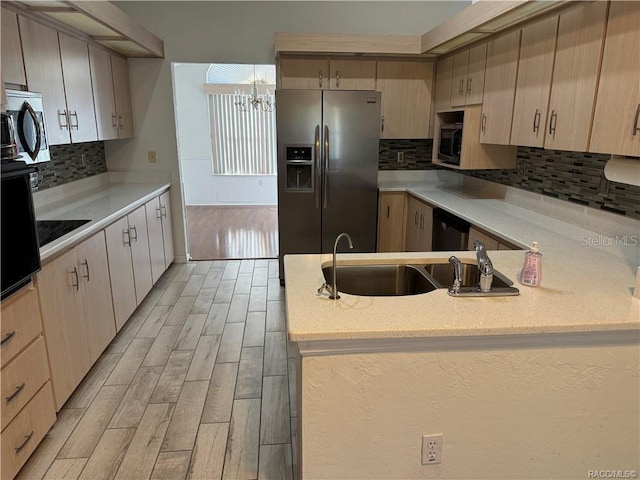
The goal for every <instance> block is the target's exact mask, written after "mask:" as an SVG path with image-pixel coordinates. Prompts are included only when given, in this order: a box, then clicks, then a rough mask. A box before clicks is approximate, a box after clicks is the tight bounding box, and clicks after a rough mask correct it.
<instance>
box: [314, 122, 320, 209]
mask: <svg viewBox="0 0 640 480" xmlns="http://www.w3.org/2000/svg"><path fill="white" fill-rule="evenodd" d="M314 148H315V153H314V155H315V156H314V160H315V169H316V175H315V177H316V179H315V183H316V184H315V192H316V208H320V125H316V136H315V143H314Z"/></svg>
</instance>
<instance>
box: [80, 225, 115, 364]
mask: <svg viewBox="0 0 640 480" xmlns="http://www.w3.org/2000/svg"><path fill="white" fill-rule="evenodd" d="M75 250H76V263H77V268H78V275H79V277H80V295H81V298H82V306H83V311H84V318H85V321H86V332H87V346H88V349H89V361H90V362H91V364H92V365H93V364H94V363H95V362H96V360H97V359H98V357H100V355H101V354H102V352H103V351H104V349H105V348H107V345H109V342H111V340H112V339H113V337H115V336H116V323H115V317H114V313H113V301H112V299H111V284H110V282H109V264H108V262H107V245H106V243H105V237H104V232H102V231H101V232H100V233H97V234H96V235H94V236H93V237H91V238H89V239H88V240H85V241H84V242H82V243H81V244H80V245H78V246H77V247H76V249H75Z"/></svg>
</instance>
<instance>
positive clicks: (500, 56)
mask: <svg viewBox="0 0 640 480" xmlns="http://www.w3.org/2000/svg"><path fill="white" fill-rule="evenodd" d="M519 45H520V31H519V30H518V31H513V32H511V33H507V34H506V35H501V36H499V37H496V38H495V39H493V40H491V41H490V42H489V44H488V47H487V68H486V73H485V83H484V101H483V104H482V122H481V126H480V141H481V142H482V143H491V144H497V145H508V144H509V139H510V134H511V119H512V115H513V101H514V97H515V91H516V77H517V74H518V53H519Z"/></svg>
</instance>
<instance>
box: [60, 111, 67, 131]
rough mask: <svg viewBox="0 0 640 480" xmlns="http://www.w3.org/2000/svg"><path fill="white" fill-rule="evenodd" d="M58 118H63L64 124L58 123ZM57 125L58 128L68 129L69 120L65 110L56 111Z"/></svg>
mask: <svg viewBox="0 0 640 480" xmlns="http://www.w3.org/2000/svg"><path fill="white" fill-rule="evenodd" d="M60 117H62V118H64V123H60ZM58 125H59V126H60V128H69V118H68V117H67V111H66V110H58Z"/></svg>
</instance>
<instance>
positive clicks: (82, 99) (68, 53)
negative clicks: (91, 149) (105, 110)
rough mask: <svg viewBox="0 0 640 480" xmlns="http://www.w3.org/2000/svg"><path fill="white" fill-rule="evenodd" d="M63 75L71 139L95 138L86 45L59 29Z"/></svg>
mask: <svg viewBox="0 0 640 480" xmlns="http://www.w3.org/2000/svg"><path fill="white" fill-rule="evenodd" d="M58 36H59V41H60V58H61V60H62V75H63V78H64V88H65V95H66V99H67V112H69V117H68V118H69V131H70V132H71V141H72V142H92V141H96V140H98V130H97V128H96V110H95V108H94V106H93V88H92V85H91V69H90V68H89V46H88V45H87V43H86V42H83V41H82V40H78V39H76V38H72V37H70V36H69V35H65V34H64V33H62V32H60V33H58Z"/></svg>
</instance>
